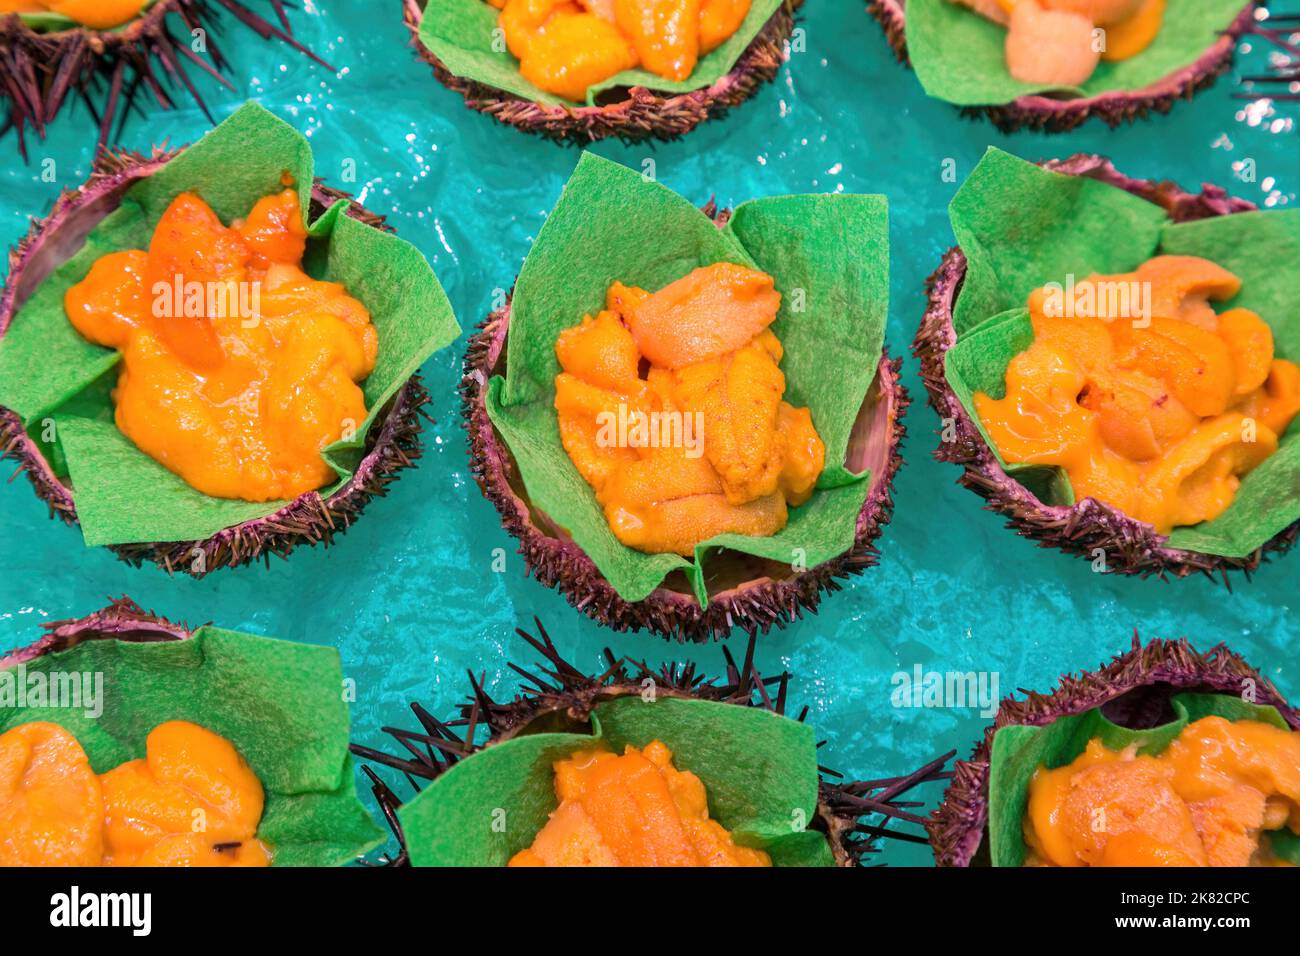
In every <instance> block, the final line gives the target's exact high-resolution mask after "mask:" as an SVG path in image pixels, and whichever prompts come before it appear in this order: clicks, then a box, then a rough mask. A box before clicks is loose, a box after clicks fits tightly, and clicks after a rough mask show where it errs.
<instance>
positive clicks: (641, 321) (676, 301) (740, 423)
mask: <svg viewBox="0 0 1300 956" xmlns="http://www.w3.org/2000/svg"><path fill="white" fill-rule="evenodd" d="M605 305H606V308H605V309H604V310H603V311H601V312H600V313H599V314H597V315H596V317H595V318H592V317H591V316H586V317H585V318H584V319H583V321H582V323H581V324H580V325H576V326H574V327H572V328H569V329H566V330H565V331H564V332H562V333H561V334H560V336H559V339H558V340H557V341H556V344H555V353H556V356H557V357H558V358H559V360H560V367H561V369H562V371H561V373H560V374H559V375H557V376H556V378H555V409H556V412H557V413H558V414H559V423H560V438H561V440H562V441H563V443H564V449H565V451H566V452H568V455H569V458H570V459H571V460H572V461H573V464H574V467H576V468H577V469H578V473H579V474H581V475H582V477H583V478H584V479H585V480H586V481H587V483H588V484H589V485H591V487H592V489H593V490H594V491H595V492H596V500H597V501H598V502H599V503H600V505H601V507H602V508H603V509H604V511H605V518H606V520H607V521H608V522H609V526H610V528H611V530H612V531H613V532H614V535H615V537H617V538H618V539H619V541H621V542H622V543H623V544H625V545H627V546H628V547H630V548H635V549H637V550H639V551H644V552H647V553H649V554H660V553H676V554H681V555H686V556H689V555H691V554H692V553H693V552H694V549H695V546H696V545H697V544H699V543H700V542H701V541H706V540H708V539H709V538H712V537H714V536H715V535H718V534H723V533H734V534H744V535H754V536H760V537H765V536H768V535H772V534H775V533H776V532H777V531H780V530H781V529H782V528H783V527H785V525H786V522H787V520H788V519H789V508H790V507H791V506H796V505H800V504H803V503H804V502H805V501H807V500H808V498H810V497H811V496H812V493H813V489H814V487H815V485H816V484H817V479H818V478H819V477H820V476H821V473H822V469H823V468H824V467H825V463H826V448H825V445H824V444H823V443H822V440H821V436H820V435H819V434H818V433H817V429H816V427H815V426H814V424H813V420H812V415H811V413H810V412H809V410H808V409H806V408H795V407H793V406H792V405H790V404H788V403H787V402H785V401H784V400H783V396H784V394H785V376H784V375H783V374H782V373H781V369H780V361H781V357H782V349H781V343H780V341H779V340H778V339H777V337H776V335H775V334H773V333H772V331H771V330H770V329H769V328H768V326H769V325H771V323H772V322H773V321H774V320H775V319H776V315H777V311H778V310H779V309H780V306H781V294H780V293H779V292H777V291H776V290H775V288H774V286H773V281H772V277H771V276H769V275H766V274H765V273H762V272H758V271H756V270H753V269H749V268H746V267H744V266H738V265H733V264H731V263H726V262H722V263H717V264H715V265H712V266H705V267H703V268H699V269H696V270H694V271H693V272H691V273H689V274H688V275H686V276H685V277H683V278H682V279H679V280H677V281H676V282H672V283H670V284H669V285H667V286H665V287H664V288H662V289H660V290H659V291H658V292H653V293H652V292H647V291H646V290H644V289H637V288H633V287H629V286H625V285H623V284H622V283H618V282H616V283H614V285H612V286H611V287H610V288H609V290H608V293H607V296H606V303H605Z"/></svg>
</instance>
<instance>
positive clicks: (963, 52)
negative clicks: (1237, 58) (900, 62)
mask: <svg viewBox="0 0 1300 956" xmlns="http://www.w3.org/2000/svg"><path fill="white" fill-rule="evenodd" d="M1245 5H1246V4H1245V0H1195V2H1193V3H1170V4H1169V5H1168V6H1167V7H1166V9H1165V18H1164V24H1163V26H1161V28H1160V33H1159V34H1158V35H1157V36H1156V38H1155V40H1154V41H1152V43H1151V45H1150V46H1149V47H1147V48H1146V49H1145V50H1143V51H1142V52H1141V53H1139V54H1138V55H1137V56H1133V57H1130V58H1129V59H1127V60H1120V61H1118V62H1115V63H1107V62H1104V61H1103V62H1102V63H1100V64H1098V65H1097V69H1096V71H1095V72H1094V73H1093V74H1092V76H1091V77H1089V78H1088V80H1087V82H1086V83H1084V84H1083V85H1082V86H1078V87H1053V86H1048V85H1044V84H1032V83H1021V82H1020V81H1019V80H1017V79H1016V78H1015V77H1013V76H1012V75H1011V73H1010V72H1009V71H1008V70H1007V62H1006V55H1005V52H1004V49H1005V44H1006V37H1007V30H1006V27H1003V26H1000V25H999V24H996V23H994V22H992V21H991V20H986V19H985V18H984V17H982V16H980V15H979V14H978V13H976V12H975V11H973V10H971V9H970V8H969V7H965V6H961V5H960V4H957V3H954V2H952V0H907V27H906V36H907V54H908V58H909V59H910V60H911V61H912V66H913V68H914V69H915V70H916V76H917V79H919V80H920V81H921V86H922V87H923V88H924V89H925V92H926V93H927V94H928V95H930V96H933V97H935V98H936V99H941V100H945V101H947V102H949V103H954V104H956V105H958V106H1000V105H1003V104H1005V103H1010V102H1011V101H1012V100H1015V99H1017V98H1019V97H1021V96H1028V95H1031V94H1034V93H1054V94H1059V95H1062V96H1066V97H1071V98H1074V97H1090V96H1096V95H1098V94H1101V93H1109V92H1114V91H1129V92H1136V91H1137V90H1141V89H1143V88H1144V87H1147V86H1150V85H1151V84H1152V83H1155V82H1156V81H1158V80H1160V79H1162V78H1164V77H1166V76H1168V75H1169V74H1171V73H1173V72H1175V71H1176V70H1179V69H1181V68H1182V67H1186V66H1190V65H1191V64H1193V63H1195V62H1196V60H1197V59H1199V58H1200V56H1201V54H1203V53H1205V51H1206V50H1208V49H1209V48H1210V47H1211V46H1213V45H1214V44H1215V43H1216V42H1217V41H1218V39H1219V34H1220V32H1221V31H1223V30H1226V29H1227V28H1228V27H1229V26H1230V25H1231V24H1232V21H1233V20H1234V19H1236V17H1237V14H1239V13H1240V12H1241V11H1242V9H1243V8H1244V7H1245Z"/></svg>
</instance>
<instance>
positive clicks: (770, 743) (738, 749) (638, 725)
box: [398, 696, 833, 866]
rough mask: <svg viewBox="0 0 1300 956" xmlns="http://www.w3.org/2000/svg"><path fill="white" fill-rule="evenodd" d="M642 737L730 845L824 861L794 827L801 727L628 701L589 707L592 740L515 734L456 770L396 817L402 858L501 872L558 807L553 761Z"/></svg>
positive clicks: (699, 706)
mask: <svg viewBox="0 0 1300 956" xmlns="http://www.w3.org/2000/svg"><path fill="white" fill-rule="evenodd" d="M653 740H659V741H662V742H663V743H664V744H665V745H666V746H667V747H668V749H669V750H671V751H672V752H673V765H674V766H675V767H676V768H677V769H678V770H689V771H690V772H691V773H694V774H695V775H696V776H697V777H699V778H700V780H701V781H702V782H703V783H704V786H705V789H706V790H707V791H708V795H709V816H710V817H712V818H713V819H715V820H717V821H718V822H719V823H721V824H722V825H723V826H724V827H726V828H727V829H728V830H730V831H732V835H733V836H734V838H735V840H736V842H737V843H738V844H740V845H742V846H752V847H757V848H760V849H763V850H767V851H768V852H769V853H770V854H771V856H772V862H773V864H774V865H776V866H831V865H833V860H832V857H831V851H830V846H829V844H828V843H827V842H826V838H825V837H824V836H822V835H821V834H820V833H816V832H814V831H809V830H805V829H804V827H805V826H806V825H807V823H808V822H809V821H811V820H812V819H813V815H814V813H815V811H816V807H817V786H818V777H817V744H816V739H815V738H814V736H813V731H812V728H811V727H809V726H808V725H806V724H802V723H800V722H799V721H796V720H790V719H789V718H787V717H782V716H780V715H778V714H774V713H772V712H771V711H768V710H763V709H761V708H756V707H741V706H737V705H735V704H724V703H719V702H717V701H706V700H691V699H684V698H676V697H660V698H657V699H656V700H653V701H646V700H643V699H642V698H641V697H639V696H638V697H620V698H616V699H614V700H609V701H605V702H604V703H601V704H598V705H597V706H596V708H595V711H594V713H593V720H592V732H591V734H555V733H548V734H526V735H524V736H521V737H515V738H513V739H511V740H507V741H503V742H502V743H498V744H492V745H491V746H489V747H487V748H485V749H484V750H481V751H479V752H478V753H476V754H474V755H473V756H471V757H469V758H468V759H466V760H462V761H461V762H459V763H457V764H456V765H455V766H454V767H452V768H451V769H450V770H448V771H447V772H446V773H444V774H442V775H441V776H440V777H438V778H437V779H436V780H434V781H433V783H431V784H429V785H428V786H426V787H425V788H424V790H423V791H422V792H421V793H420V794H419V795H418V796H416V797H415V798H414V799H413V800H411V801H410V802H409V803H407V804H406V805H405V806H403V807H402V808H401V809H400V810H399V811H398V818H399V819H400V821H401V824H402V832H403V834H404V835H405V837H406V845H407V849H408V851H409V852H410V855H411V863H412V864H413V865H415V866H504V865H505V864H506V863H507V862H508V861H509V860H510V858H511V857H512V856H514V855H515V854H516V853H518V852H519V851H520V850H523V849H525V848H526V847H528V846H530V845H531V844H532V842H533V838H534V837H535V836H536V835H537V832H538V831H539V830H540V829H541V828H542V827H543V826H545V824H546V820H547V817H548V816H549V815H550V814H551V813H552V812H553V811H554V810H555V808H556V806H558V802H559V801H558V800H557V799H556V796H555V774H554V770H553V769H552V765H553V764H554V763H555V762H556V761H558V760H562V759H564V758H566V757H568V756H569V755H570V754H572V753H573V752H574V751H576V750H581V749H583V748H589V747H592V746H595V745H596V744H597V743H603V744H604V745H605V746H606V748H607V749H609V750H611V751H613V752H615V753H621V752H622V750H623V748H624V747H625V746H626V745H628V744H631V745H632V746H635V747H645V746H646V745H647V744H649V743H650V742H651V741H653Z"/></svg>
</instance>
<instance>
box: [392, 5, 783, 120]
mask: <svg viewBox="0 0 1300 956" xmlns="http://www.w3.org/2000/svg"><path fill="white" fill-rule="evenodd" d="M782 2H783V0H754V2H753V4H752V5H751V6H750V9H749V13H748V14H747V15H746V16H745V19H744V20H743V21H742V22H741V24H740V27H739V28H738V29H737V30H736V32H735V33H733V34H732V35H731V36H730V37H729V38H728V39H727V41H726V42H725V43H723V44H722V45H721V46H719V47H718V48H717V49H715V50H713V51H711V52H710V53H708V54H706V55H705V56H702V57H700V59H699V61H698V62H697V63H696V65H695V70H694V71H693V72H692V73H691V75H690V76H689V77H687V78H686V79H685V80H680V81H674V80H666V79H664V78H663V77H661V76H657V75H655V74H654V73H650V72H649V71H647V70H642V69H634V70H625V71H623V72H622V73H618V74H616V75H615V76H612V77H610V78H609V79H608V80H606V81H605V82H604V83H601V84H598V85H596V86H592V87H590V88H589V89H588V91H587V101H586V102H587V105H595V103H596V101H597V100H598V99H601V98H602V94H606V93H608V92H609V91H611V90H616V89H620V88H631V87H643V88H645V89H650V90H657V91H659V92H665V93H687V92H690V91H692V90H699V89H703V88H704V87H707V86H712V85H713V84H714V83H717V82H718V81H719V80H721V79H722V78H723V77H724V76H726V75H727V74H728V73H730V72H731V69H732V68H733V67H734V66H735V65H736V61H737V60H739V59H740V55H741V54H742V53H744V52H745V49H746V48H747V47H748V46H749V45H750V44H751V43H752V42H753V41H754V38H755V37H757V36H758V34H759V31H761V30H762V29H763V26H764V25H765V24H766V23H767V21H768V20H770V19H771V18H772V16H773V15H774V14H775V13H776V12H777V10H778V9H780V7H781V4H782ZM500 12H501V11H499V10H497V9H496V8H495V7H493V6H491V5H490V4H488V3H486V2H485V0H434V2H432V3H429V4H427V5H426V6H425V8H424V13H423V17H422V19H421V20H420V28H419V32H418V34H417V36H418V42H419V43H420V44H422V45H423V46H424V47H425V49H427V50H428V51H429V52H430V53H432V54H433V55H434V56H435V57H437V58H438V60H439V61H440V62H441V63H442V64H443V66H444V67H445V68H446V69H447V70H448V71H449V72H450V73H451V74H452V75H453V76H457V77H459V78H461V79H464V80H471V81H473V82H475V83H481V84H483V85H484V86H490V87H492V88H494V89H498V90H501V91H503V92H505V93H510V94H512V95H514V96H518V97H520V98H522V99H525V100H529V101H531V102H534V103H544V104H546V105H548V106H561V105H568V106H573V105H576V104H575V102H574V101H573V100H567V99H564V98H563V97H560V96H556V95H555V94H553V93H547V92H545V91H543V90H541V89H538V88H537V87H536V86H534V85H533V84H532V83H530V82H528V80H526V79H524V77H523V76H522V75H521V74H520V72H519V61H518V60H516V59H515V57H514V56H513V55H512V54H511V53H510V52H509V51H508V50H504V49H503V50H500V51H498V50H494V49H493V43H494V42H495V41H494V36H493V34H494V31H495V30H496V29H497V17H498V16H499V15H500Z"/></svg>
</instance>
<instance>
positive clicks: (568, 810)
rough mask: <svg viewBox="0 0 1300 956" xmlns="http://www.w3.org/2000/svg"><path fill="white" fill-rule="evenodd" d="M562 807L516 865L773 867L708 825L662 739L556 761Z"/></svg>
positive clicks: (698, 791)
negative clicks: (618, 750)
mask: <svg viewBox="0 0 1300 956" xmlns="http://www.w3.org/2000/svg"><path fill="white" fill-rule="evenodd" d="M554 769H555V795H556V797H558V798H559V801H560V805H559V807H558V809H556V810H555V812H554V813H552V814H551V818H550V820H548V821H547V823H546V825H545V826H544V827H542V829H541V832H539V833H538V834H537V837H536V838H535V839H534V840H533V845H532V846H531V847H529V848H528V849H526V850H521V851H519V852H518V853H516V854H515V855H514V856H513V857H512V858H511V860H510V864H509V865H510V866H771V865H772V861H771V859H770V858H769V857H768V855H767V854H766V853H764V852H763V851H762V850H754V849H750V848H748V847H742V846H736V844H735V842H734V841H733V840H732V838H731V834H730V833H728V832H727V830H726V828H725V827H723V826H722V824H720V823H718V822H717V821H716V820H711V819H709V801H708V793H707V792H706V791H705V788H704V784H703V783H702V782H701V781H700V778H699V777H697V776H695V774H693V773H691V772H689V771H686V770H678V769H677V768H676V767H674V766H673V755H672V752H671V751H670V750H669V749H668V748H667V747H665V746H664V745H663V744H662V743H661V742H659V741H658V740H655V741H652V742H651V743H650V744H648V745H647V746H646V747H645V748H644V749H642V750H638V749H637V748H636V747H633V746H632V745H631V744H629V745H628V746H627V747H626V748H625V749H624V752H623V754H622V755H621V756H620V755H617V754H612V753H610V752H609V751H607V750H580V751H578V752H577V753H575V754H573V755H572V756H570V757H568V758H567V759H564V760H560V761H557V762H556V763H555V765H554Z"/></svg>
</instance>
